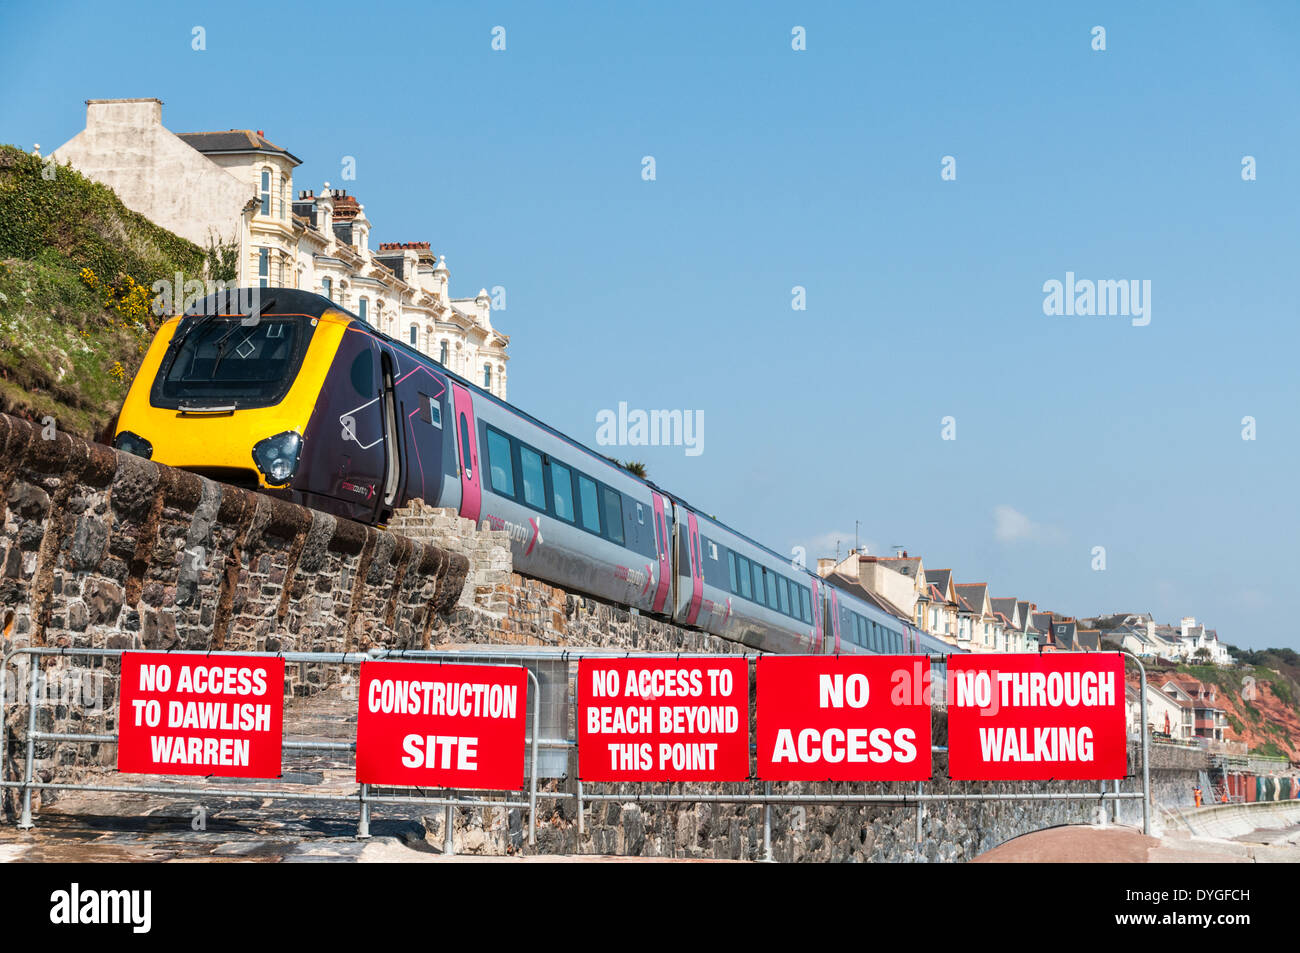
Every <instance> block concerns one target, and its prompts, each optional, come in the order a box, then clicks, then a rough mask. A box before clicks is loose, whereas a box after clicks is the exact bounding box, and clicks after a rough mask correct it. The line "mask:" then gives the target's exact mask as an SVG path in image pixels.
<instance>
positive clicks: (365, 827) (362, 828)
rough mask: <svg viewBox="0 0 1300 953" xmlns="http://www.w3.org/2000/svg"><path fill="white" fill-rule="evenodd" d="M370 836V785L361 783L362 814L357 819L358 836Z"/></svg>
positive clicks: (364, 838)
mask: <svg viewBox="0 0 1300 953" xmlns="http://www.w3.org/2000/svg"><path fill="white" fill-rule="evenodd" d="M369 837H370V785H368V784H363V785H361V816H360V817H359V818H358V819H357V838H358V839H359V840H366V839H368V838H369Z"/></svg>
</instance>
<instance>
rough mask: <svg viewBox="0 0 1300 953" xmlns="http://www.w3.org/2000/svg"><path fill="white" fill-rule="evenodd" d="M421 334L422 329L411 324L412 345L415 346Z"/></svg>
mask: <svg viewBox="0 0 1300 953" xmlns="http://www.w3.org/2000/svg"><path fill="white" fill-rule="evenodd" d="M419 336H420V329H419V328H418V327H416V326H415V325H414V324H413V325H411V347H415V339H416V338H417V337H419Z"/></svg>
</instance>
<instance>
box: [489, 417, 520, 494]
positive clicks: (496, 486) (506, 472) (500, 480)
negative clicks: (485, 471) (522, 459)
mask: <svg viewBox="0 0 1300 953" xmlns="http://www.w3.org/2000/svg"><path fill="white" fill-rule="evenodd" d="M487 451H488V467H489V468H490V472H491V474H492V492H493V493H499V494H501V495H502V496H509V497H512V498H513V497H514V495H515V475H514V468H513V467H512V466H511V464H510V438H509V437H507V436H506V435H505V434H501V433H497V432H496V431H495V430H493V429H492V428H491V427H489V428H488V432H487Z"/></svg>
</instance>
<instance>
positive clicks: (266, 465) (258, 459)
mask: <svg viewBox="0 0 1300 953" xmlns="http://www.w3.org/2000/svg"><path fill="white" fill-rule="evenodd" d="M301 452H302V437H300V436H298V434H296V433H294V432H293V431H292V430H289V431H285V432H284V433H278V434H276V435H275V436H274V437H267V438H266V439H265V440H259V441H258V442H257V443H256V444H255V445H254V446H253V462H254V463H256V464H257V469H259V470H261V471H262V476H264V477H266V482H267V483H270V484H271V485H272V486H283V485H284V484H285V483H288V482H289V481H290V480H292V479H293V474H294V471H296V470H297V469H298V454H299V453H301Z"/></svg>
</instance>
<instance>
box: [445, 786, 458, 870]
mask: <svg viewBox="0 0 1300 953" xmlns="http://www.w3.org/2000/svg"><path fill="white" fill-rule="evenodd" d="M448 796H450V795H448ZM455 823H456V809H455V808H454V807H452V806H451V805H450V804H448V805H447V806H446V807H444V808H443V809H442V853H443V856H444V857H454V856H455V855H456V832H455Z"/></svg>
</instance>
